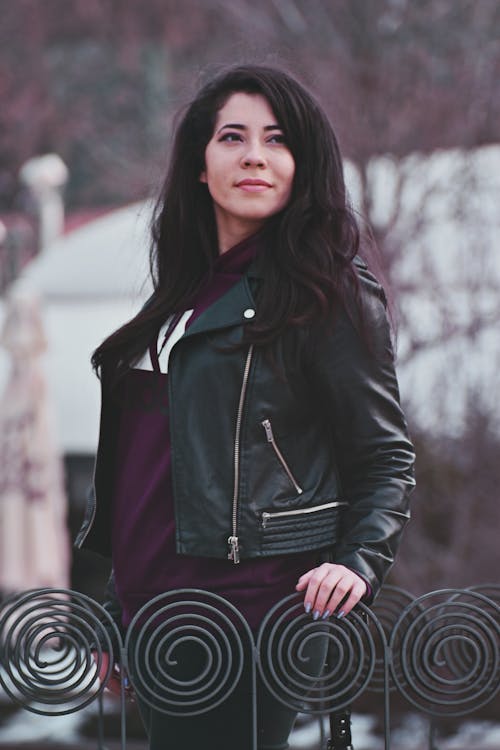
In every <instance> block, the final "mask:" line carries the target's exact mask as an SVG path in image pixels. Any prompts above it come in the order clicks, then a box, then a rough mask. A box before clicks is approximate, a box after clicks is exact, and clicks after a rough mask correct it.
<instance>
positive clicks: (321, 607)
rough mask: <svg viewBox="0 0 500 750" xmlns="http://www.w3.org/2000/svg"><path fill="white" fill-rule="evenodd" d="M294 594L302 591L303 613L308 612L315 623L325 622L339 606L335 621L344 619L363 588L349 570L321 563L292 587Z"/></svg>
mask: <svg viewBox="0 0 500 750" xmlns="http://www.w3.org/2000/svg"><path fill="white" fill-rule="evenodd" d="M295 588H296V589H297V591H304V589H307V590H306V593H305V596H304V608H305V610H306V612H307V613H309V612H312V613H313V618H314V619H315V620H317V619H318V618H319V617H322V618H323V619H324V620H326V619H327V618H328V617H329V616H330V615H331V614H332V613H334V612H335V610H336V609H337V607H338V606H339V604H340V603H341V602H342V608H341V610H340V611H339V612H337V613H336V614H337V617H344V615H347V614H349V612H350V611H351V609H352V608H353V607H354V606H355V605H356V604H357V603H358V602H359V600H360V599H361V598H362V597H363V596H364V595H365V593H366V590H367V586H366V583H365V581H364V580H363V579H362V578H360V576H358V575H357V573H355V572H354V571H353V570H350V569H349V568H346V567H344V566H343V565H335V564H334V563H323V564H322V565H319V566H318V567H317V568H313V569H312V570H308V571H307V573H304V575H303V576H301V577H300V578H299V581H298V583H297V585H296V587H295Z"/></svg>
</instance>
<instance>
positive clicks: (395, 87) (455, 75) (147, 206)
mask: <svg viewBox="0 0 500 750" xmlns="http://www.w3.org/2000/svg"><path fill="white" fill-rule="evenodd" d="M499 35H500V3H499V2H498V0H419V2H412V1H411V0H267V1H266V0H182V2H176V1H174V0H15V1H14V2H13V1H12V0H0V290H1V297H0V324H1V326H2V328H3V333H2V345H3V348H2V349H1V350H0V426H1V427H2V431H1V436H0V541H1V542H2V544H1V547H0V592H3V593H4V594H7V593H9V592H11V591H13V590H18V589H20V588H21V589H22V588H28V587H30V586H43V585H71V586H73V587H74V588H76V589H78V590H80V591H84V592H87V593H90V594H92V595H93V596H95V597H96V598H100V597H101V595H102V586H103V581H104V579H105V576H106V572H107V566H106V563H105V562H103V561H101V560H99V559H97V558H95V557H94V556H92V555H90V554H88V553H84V552H77V553H75V552H71V551H70V538H71V537H72V536H73V535H74V533H75V530H76V529H77V527H78V526H79V524H80V521H81V518H82V514H83V508H84V505H85V500H86V494H87V492H88V487H89V484H90V483H91V481H92V469H93V457H94V453H95V447H96V439H97V430H98V407H99V392H98V382H97V380H96V378H95V377H94V376H93V375H92V374H91V371H90V365H89V357H90V354H91V352H92V350H93V349H94V348H95V346H97V344H98V343H99V342H100V341H101V340H102V339H103V338H104V337H105V336H106V335H107V334H108V333H109V332H111V331H112V330H113V329H114V328H116V327H117V326H118V325H119V324H120V323H121V322H123V321H124V320H125V319H126V318H128V317H130V316H131V315H132V314H133V313H134V312H135V311H136V310H137V309H138V307H139V305H140V304H142V301H143V300H144V299H145V298H146V296H147V294H148V289H149V284H148V281H147V253H148V245H149V234H148V232H149V219H150V212H151V205H152V203H151V202H152V200H154V197H155V195H156V193H157V191H158V189H159V187H160V184H161V181H162V177H163V175H164V171H165V165H166V163H167V157H168V150H169V145H170V139H171V134H172V123H173V121H174V116H175V113H176V112H177V111H178V110H179V108H180V107H182V106H183V105H184V104H185V103H186V102H188V101H189V99H190V97H191V96H192V94H193V93H194V92H195V91H196V89H197V88H198V86H199V85H200V83H202V82H203V81H204V80H205V79H206V78H207V77H209V76H210V75H212V74H213V73H214V72H216V71H217V69H218V68H219V67H220V66H221V65H224V64H228V63H234V62H265V63H270V64H278V65H281V66H284V67H286V68H287V69H289V70H290V71H291V72H293V73H294V74H295V75H296V76H297V77H298V78H299V79H300V80H302V81H303V82H304V83H305V84H306V85H307V86H308V87H309V88H311V89H312V90H313V91H314V92H315V94H316V95H317V96H318V98H319V99H320V100H321V102H322V103H323V105H324V106H325V108H326V110H327V112H328V114H329V115H330V117H331V120H332V122H333V124H334V128H335V130H336V132H337V134H338V136H339V140H340V144H341V149H342V152H343V154H344V156H345V159H346V163H345V169H346V178H347V181H348V185H349V190H350V194H351V198H352V201H353V203H354V205H355V206H356V208H357V210H358V211H359V215H360V221H361V222H362V223H363V224H364V226H365V231H366V232H368V231H371V233H372V234H373V237H374V239H375V241H376V242H377V244H378V247H379V249H380V253H381V258H382V265H383V270H384V273H385V276H386V278H387V280H388V282H389V286H390V288H391V290H392V297H393V298H394V301H395V320H396V323H397V352H398V372H399V378H400V386H401V394H402V400H403V403H404V406H405V409H406V412H407V416H408V421H409V425H410V431H411V433H412V436H413V439H414V441H415V443H416V446H417V453H418V463H417V490H416V491H415V494H414V496H413V508H414V510H413V521H412V523H411V524H410V527H409V528H408V531H407V533H406V536H405V539H404V542H403V545H402V549H401V554H400V557H399V560H398V562H397V564H396V565H395V567H394V569H393V572H392V573H391V578H390V581H391V583H395V584H397V585H400V586H402V587H405V588H407V589H408V590H410V591H411V592H412V593H414V594H420V593H423V592H425V591H428V590H431V589H437V588H440V587H462V586H469V585H473V584H478V583H485V582H495V581H498V529H499V528H500V502H499V500H500V498H499V491H500V490H499V488H500V461H499V460H498V457H499V455H500V429H499V417H500V376H499V374H498V373H499V367H500V336H499V335H498V330H499V321H500V246H499V239H498V238H499V236H500V234H499V230H500V210H499V207H500V128H499V123H500V83H499V82H500V45H499V42H498V39H499ZM368 227H370V229H368ZM40 529H43V534H42V535H41V534H40ZM47 535H49V536H47ZM40 539H41V542H43V543H42V544H41V543H40ZM47 539H50V540H51V541H50V543H48V542H47ZM499 746H500V744H499ZM408 747H410V745H408ZM492 747H493V746H492Z"/></svg>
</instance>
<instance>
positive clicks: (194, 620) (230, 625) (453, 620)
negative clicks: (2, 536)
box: [0, 584, 500, 750]
mask: <svg viewBox="0 0 500 750" xmlns="http://www.w3.org/2000/svg"><path fill="white" fill-rule="evenodd" d="M499 614H500V586H497V585H493V584H492V585H484V586H476V587H472V588H469V589H446V590H440V591H433V592H431V593H428V594H425V595H424V596H420V597H418V598H415V597H413V596H411V594H409V593H408V592H406V591H403V590H401V589H397V588H394V587H390V586H386V587H385V588H384V589H383V591H382V593H381V595H380V596H379V598H378V599H377V601H376V603H375V605H374V606H373V607H372V608H368V607H365V606H364V605H358V607H356V609H355V610H354V611H353V612H352V613H351V614H350V615H349V616H348V617H346V618H342V619H340V620H339V619H337V618H335V617H332V618H330V619H329V620H328V621H326V622H325V621H320V622H315V621H313V620H312V618H311V616H310V615H306V614H305V613H304V609H303V602H302V597H301V596H300V595H298V594H293V595H292V596H289V597H287V598H285V599H283V600H282V601H280V602H278V604H276V606H274V607H273V608H272V609H271V610H270V611H269V613H268V614H267V615H266V617H265V619H264V621H263V622H262V624H261V627H260V628H259V630H258V632H257V633H253V632H252V630H251V629H250V627H249V625H248V623H247V622H246V621H245V619H244V618H243V616H242V615H241V614H240V613H239V612H238V610H237V609H236V608H235V607H234V606H233V605H232V604H230V603H229V602H228V601H226V600H225V599H223V598H221V597H220V596H217V595H216V594H212V593H210V592H207V591H202V590H197V589H182V590H177V591H171V592H168V593H166V594H163V595H161V596H158V597H156V598H155V599H152V600H151V601H150V602H148V603H147V604H146V605H145V606H144V607H143V608H142V609H141V610H140V611H139V612H138V614H137V615H136V616H135V618H134V620H133V621H132V622H131V624H130V626H129V627H128V628H127V631H126V633H125V634H122V633H121V632H120V631H119V629H118V628H117V627H116V625H115V623H114V622H113V621H112V620H111V618H110V616H109V615H108V613H107V612H106V611H105V610H104V609H103V608H102V606H101V605H99V604H98V603H97V602H96V601H94V600H93V599H91V598H89V597H88V596H85V595H84V594H81V593H78V592H75V591H70V590H63V589H39V590H34V591H29V592H25V593H23V594H19V595H17V596H15V597H11V598H10V599H8V600H7V601H5V602H4V603H3V604H2V607H1V610H0V654H1V668H0V683H1V685H2V687H3V689H4V690H5V692H6V693H7V695H8V696H10V698H11V699H12V701H14V702H15V703H17V704H19V705H20V706H22V707H23V708H26V709H27V710H29V711H32V712H34V713H38V714H43V715H61V714H67V713H72V712H75V711H79V710H81V709H82V708H84V707H86V706H88V705H89V704H90V703H91V702H92V701H95V700H98V701H99V704H100V706H101V709H102V693H103V690H104V688H105V687H106V684H107V682H108V681H109V679H110V677H111V674H112V664H110V665H109V667H108V668H107V670H106V673H105V676H104V679H103V680H102V681H101V680H100V679H99V673H100V671H101V669H102V667H103V654H104V653H105V652H112V651H113V650H114V654H115V658H116V660H117V662H118V663H119V664H120V668H121V671H122V674H123V675H124V676H127V678H128V680H129V681H130V683H131V685H132V687H133V689H134V691H135V693H136V694H137V695H138V696H139V697H140V699H141V700H142V701H143V702H144V703H145V704H147V705H149V706H152V707H153V708H155V709H156V710H158V711H162V712H165V713H167V714H171V715H176V716H186V717H189V716H196V715H200V714H202V713H205V712H207V711H210V710H212V709H214V708H215V707H216V706H218V705H220V704H221V703H223V702H224V701H225V700H226V699H227V698H228V697H229V696H230V695H231V694H232V693H233V691H234V690H235V689H236V687H237V686H238V684H239V682H240V680H241V679H242V674H243V673H244V674H245V675H246V676H248V675H250V680H251V694H252V695H253V701H252V706H251V707H250V709H251V712H252V720H253V727H254V747H255V746H256V745H255V741H256V740H255V737H256V732H255V727H256V722H257V708H256V706H257V701H256V691H257V683H258V680H261V681H262V683H263V684H264V685H265V686H266V688H267V689H268V690H269V691H270V692H271V694H272V695H273V696H274V697H275V698H276V699H277V700H278V701H280V702H281V703H283V704H284V705H286V706H290V707H292V708H294V709H295V710H297V711H300V712H302V713H309V714H313V715H319V716H322V715H325V714H328V715H329V716H330V717H331V727H332V735H335V736H332V738H331V740H330V743H329V747H330V748H331V749H332V750H341V749H342V748H346V747H349V746H350V741H349V727H348V726H347V724H348V716H349V708H350V706H351V705H352V704H353V703H355V701H356V700H357V698H359V697H360V696H361V695H362V694H363V693H364V692H365V691H367V690H373V691H376V692H378V693H380V695H381V699H382V701H383V706H384V721H385V726H384V739H385V748H386V750H390V747H391V738H390V702H391V694H392V693H393V692H394V691H397V692H398V693H399V694H400V695H401V696H403V697H404V698H405V699H406V701H407V702H408V703H409V704H411V705H412V706H413V707H415V708H417V709H418V710H419V711H421V712H423V713H425V714H426V715H428V716H429V718H430V736H429V747H430V748H432V747H434V737H433V723H432V721H433V717H440V716H449V717H460V716H468V715H470V714H472V713H473V712H474V711H477V710H478V709H480V708H482V707H484V706H485V705H486V704H488V703H489V702H491V701H492V700H493V699H494V698H495V696H497V695H498V693H499V691H500V653H499V640H500V639H499V636H500V617H499ZM186 643H190V644H192V645H195V647H196V648H197V649H198V650H199V653H200V654H201V655H202V658H201V663H202V668H200V672H199V674H196V675H194V676H191V677H190V678H189V679H179V677H178V676H175V674H174V673H173V672H172V666H174V665H175V664H176V650H177V649H178V648H179V647H180V646H181V644H186ZM315 643H317V644H321V647H322V648H323V649H324V651H325V653H327V656H326V659H323V662H324V666H323V669H322V671H321V673H320V674H318V673H316V672H314V670H313V671H311V665H310V663H309V662H310V657H309V653H310V647H311V645H314V644H315ZM308 649H309V650H308ZM246 678H247V677H246ZM125 701H126V696H125V688H124V685H123V681H122V690H121V747H122V750H126V745H127V736H126V719H127V712H126V702H125ZM103 742H104V739H103V732H102V725H101V726H100V729H99V738H98V740H97V747H98V748H99V749H100V750H102V749H103V748H104V744H103Z"/></svg>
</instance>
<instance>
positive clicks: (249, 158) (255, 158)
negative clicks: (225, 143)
mask: <svg viewBox="0 0 500 750" xmlns="http://www.w3.org/2000/svg"><path fill="white" fill-rule="evenodd" d="M241 160H242V163H243V164H244V166H246V167H252V166H257V167H263V166H265V163H266V160H265V157H264V154H263V153H262V148H261V146H260V144H258V143H249V144H248V148H247V149H246V151H245V153H244V154H243V155H242V159H241Z"/></svg>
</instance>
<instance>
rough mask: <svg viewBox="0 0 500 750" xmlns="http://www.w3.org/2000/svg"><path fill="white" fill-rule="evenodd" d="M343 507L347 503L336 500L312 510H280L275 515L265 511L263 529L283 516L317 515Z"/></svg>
mask: <svg viewBox="0 0 500 750" xmlns="http://www.w3.org/2000/svg"><path fill="white" fill-rule="evenodd" d="M343 505H347V503H346V502H342V501H341V500H335V501H334V502H331V503H323V505H315V506H314V507H312V508H295V509H294V510H278V511H275V512H274V513H268V512H267V511H264V512H263V513H262V528H263V529H265V528H266V524H267V522H268V521H270V520H271V519H272V518H280V517H283V516H299V515H304V514H305V513H317V512H318V511H320V510H328V508H340V507H342V506H343Z"/></svg>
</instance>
